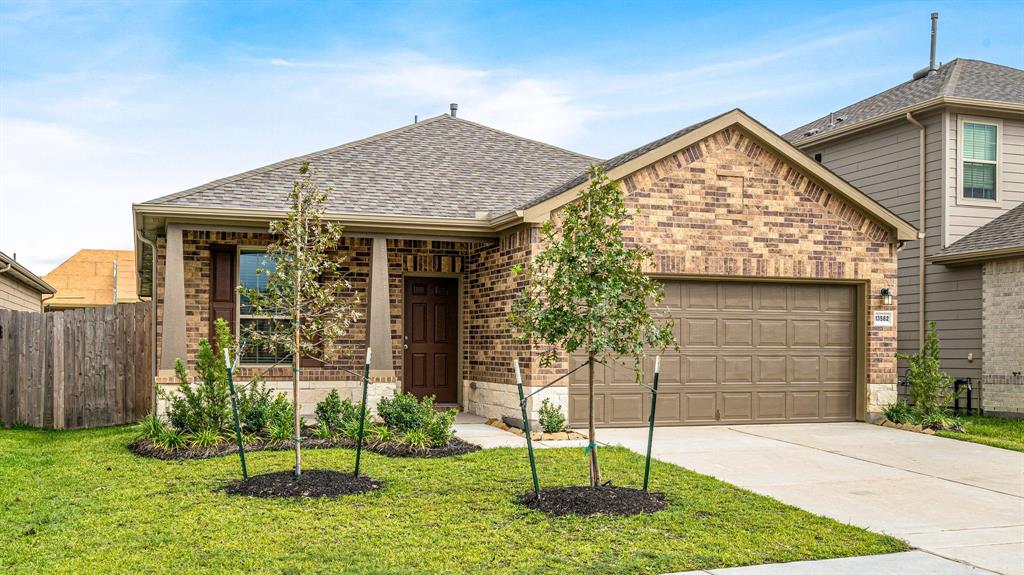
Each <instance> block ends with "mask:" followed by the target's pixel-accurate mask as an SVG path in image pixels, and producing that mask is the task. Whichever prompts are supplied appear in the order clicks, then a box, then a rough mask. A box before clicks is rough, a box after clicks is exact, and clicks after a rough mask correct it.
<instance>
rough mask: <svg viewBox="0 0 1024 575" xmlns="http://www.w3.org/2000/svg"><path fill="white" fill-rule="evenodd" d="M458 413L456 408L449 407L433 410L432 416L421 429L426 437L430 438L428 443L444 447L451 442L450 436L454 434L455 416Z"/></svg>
mask: <svg viewBox="0 0 1024 575" xmlns="http://www.w3.org/2000/svg"><path fill="white" fill-rule="evenodd" d="M458 414H459V410H457V409H449V410H448V411H444V412H441V411H435V413H434V416H433V418H432V419H431V420H430V421H429V422H428V423H427V426H426V428H425V429H424V430H423V431H424V432H425V433H426V435H427V439H428V440H430V445H431V446H433V447H444V446H446V445H448V444H449V443H451V442H452V437H453V436H454V435H455V430H454V429H453V428H454V426H455V416H456V415H458Z"/></svg>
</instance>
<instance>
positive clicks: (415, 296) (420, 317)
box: [402, 276, 459, 403]
mask: <svg viewBox="0 0 1024 575" xmlns="http://www.w3.org/2000/svg"><path fill="white" fill-rule="evenodd" d="M458 305H459V282H458V279H456V278H438V277H410V276H406V277H405V320H404V321H405V326H404V327H405V330H404V334H403V336H402V337H403V340H404V341H403V347H404V354H403V366H404V367H403V374H404V378H403V383H402V387H403V388H404V389H405V391H406V392H408V393H412V394H414V395H415V396H416V397H421V398H422V397H426V396H428V395H433V396H434V401H435V403H456V402H458V381H459V373H458V355H459V313H458Z"/></svg>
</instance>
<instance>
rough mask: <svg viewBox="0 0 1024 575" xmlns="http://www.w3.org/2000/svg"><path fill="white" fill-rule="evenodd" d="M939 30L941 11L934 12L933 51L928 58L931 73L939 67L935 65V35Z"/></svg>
mask: <svg viewBox="0 0 1024 575" xmlns="http://www.w3.org/2000/svg"><path fill="white" fill-rule="evenodd" d="M938 30H939V13H938V12H932V51H931V57H930V58H929V59H928V72H929V73H930V74H931V73H934V72H935V71H936V70H938V69H939V68H938V66H936V65H935V37H936V36H937V34H938Z"/></svg>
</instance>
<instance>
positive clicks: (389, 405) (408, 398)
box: [377, 393, 436, 433]
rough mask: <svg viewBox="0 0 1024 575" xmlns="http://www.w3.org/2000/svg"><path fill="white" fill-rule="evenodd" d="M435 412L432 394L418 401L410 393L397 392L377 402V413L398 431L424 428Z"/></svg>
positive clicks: (404, 431) (403, 431)
mask: <svg viewBox="0 0 1024 575" xmlns="http://www.w3.org/2000/svg"><path fill="white" fill-rule="evenodd" d="M435 413H436V412H435V411H434V398H433V396H428V397H424V398H423V401H419V400H417V399H416V396H415V395H413V394H411V393H399V394H396V395H395V396H394V397H384V398H381V400H380V402H379V403H377V415H379V416H380V417H381V419H383V420H384V424H385V425H387V426H388V427H390V428H391V429H393V430H394V431H398V432H400V433H407V432H410V431H415V430H423V429H426V426H427V424H428V423H430V421H431V420H432V419H433V417H434V414H435Z"/></svg>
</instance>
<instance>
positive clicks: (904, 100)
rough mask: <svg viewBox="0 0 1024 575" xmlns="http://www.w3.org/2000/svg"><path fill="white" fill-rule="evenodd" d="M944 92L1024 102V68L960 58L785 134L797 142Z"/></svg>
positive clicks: (937, 96)
mask: <svg viewBox="0 0 1024 575" xmlns="http://www.w3.org/2000/svg"><path fill="white" fill-rule="evenodd" d="M942 96H948V97H955V98H970V99H975V100H987V101H990V102H1006V103H1013V104H1022V103H1024V70H1018V69H1016V68H1010V67H1009V66H1000V65H999V64H991V63H989V62H982V61H980V60H965V59H963V58H957V59H956V60H953V61H951V62H949V63H947V64H944V65H942V66H940V67H939V69H938V70H937V71H936V73H934V74H931V75H928V76H925V77H923V78H920V79H918V80H909V81H907V82H904V83H902V84H900V85H898V86H895V87H893V88H890V89H888V90H886V91H884V92H882V93H880V94H875V95H874V96H871V97H870V98H865V99H864V100H861V101H859V102H857V103H855V104H851V105H849V106H847V107H845V108H842V109H840V110H837V111H836V112H834V113H833V114H832V117H833V119H834V121H833V124H832V125H830V124H829V116H823V117H821V118H818V119H817V120H815V121H813V122H810V123H808V124H805V125H803V126H800V127H799V128H796V129H795V130H792V131H790V132H787V133H786V134H784V135H783V137H784V138H786V139H787V140H789V141H790V142H791V143H793V144H799V143H800V141H802V140H805V139H807V138H810V137H812V136H817V135H820V134H824V133H827V132H829V131H831V130H835V129H838V128H845V127H847V126H851V125H853V124H858V123H860V122H865V121H868V120H871V119H872V118H875V117H878V116H881V115H883V114H887V113H890V112H895V111H897V110H901V109H903V108H908V107H910V106H914V105H916V104H920V103H922V102H927V101H928V100H932V99H935V98H939V97H942Z"/></svg>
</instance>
